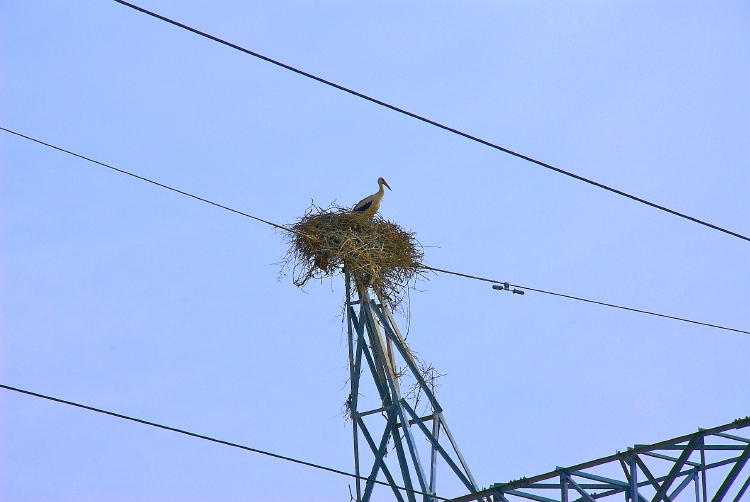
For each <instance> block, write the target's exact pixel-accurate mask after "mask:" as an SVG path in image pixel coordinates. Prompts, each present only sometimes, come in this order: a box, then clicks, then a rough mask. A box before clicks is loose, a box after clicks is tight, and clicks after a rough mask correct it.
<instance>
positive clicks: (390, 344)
mask: <svg viewBox="0 0 750 502" xmlns="http://www.w3.org/2000/svg"><path fill="white" fill-rule="evenodd" d="M345 281H346V314H347V332H348V345H349V377H350V384H351V392H350V394H349V399H348V401H347V406H348V408H349V416H350V418H351V420H352V434H353V439H354V469H355V473H356V475H357V476H358V477H357V479H356V496H357V502H368V501H369V500H370V499H371V497H372V493H373V489H374V488H375V483H374V480H376V479H378V476H379V474H380V473H381V472H382V474H383V476H384V477H385V479H386V481H387V482H388V483H389V484H391V485H392V486H391V488H392V490H393V495H394V497H395V498H396V500H398V501H399V502H405V500H408V501H409V502H416V500H417V495H418V494H415V492H421V493H422V494H421V495H419V498H421V499H422V500H423V501H424V502H432V501H434V500H436V499H434V498H433V497H431V496H430V495H434V494H435V490H436V483H437V467H438V461H439V460H440V459H442V460H443V461H444V462H445V464H447V466H448V467H449V469H450V472H451V473H452V474H453V475H455V476H456V477H457V478H458V480H459V481H460V482H461V483H462V484H463V486H464V488H465V489H466V490H467V491H468V492H470V493H474V492H476V491H477V485H476V482H475V481H474V478H473V477H472V475H471V472H470V471H469V467H468V466H467V465H466V461H465V460H464V458H463V456H462V455H461V452H460V450H459V449H458V445H457V444H456V441H455V440H454V438H453V435H452V434H451V432H450V429H449V428H448V424H447V422H446V420H445V417H444V416H443V409H442V408H441V406H440V404H439V403H438V401H437V399H436V398H435V392H434V391H435V389H434V382H433V381H432V380H431V379H430V378H429V377H427V378H426V375H425V372H424V369H423V368H422V367H420V365H419V364H418V360H417V359H416V358H415V357H414V355H413V354H412V352H411V350H410V349H409V347H408V345H407V344H406V341H405V339H404V337H403V336H402V335H401V332H400V331H399V329H398V326H397V325H396V322H395V321H394V319H393V316H392V314H391V312H390V311H389V310H388V308H387V307H386V305H385V303H384V301H383V298H381V297H380V296H379V295H378V293H377V291H375V290H373V293H374V295H375V297H377V299H378V301H375V300H373V299H371V297H370V293H369V290H370V288H368V287H367V286H363V285H360V284H355V283H354V281H352V277H351V276H350V274H349V273H348V272H345ZM353 289H354V290H356V295H357V298H356V299H355V298H354V297H353V293H354V291H353ZM366 373H369V374H370V375H371V376H372V379H371V384H372V386H374V392H372V391H370V392H369V394H370V395H369V396H367V395H366V394H365V393H366V392H368V391H366V390H365V389H364V388H363V386H366V385H367V384H368V383H370V379H369V378H368V379H366V380H365V381H363V378H362V377H363V375H364V374H366ZM428 380H429V381H428ZM407 381H408V382H410V385H409V386H408V387H406V389H407V390H406V392H403V389H402V387H404V386H405V384H406V382H407ZM366 397H370V398H371V399H370V400H369V402H368V403H365V402H364V401H365V398H366ZM420 398H421V401H420ZM420 403H421V404H422V406H423V407H424V408H426V411H425V412H424V414H420V413H419V409H420V408H419V405H420ZM428 423H429V425H428ZM375 433H379V435H376V436H373V434H375ZM441 433H443V435H442V436H441ZM362 439H364V443H365V444H366V446H364V448H362V449H363V450H365V452H368V451H369V453H368V454H366V455H365V452H363V451H360V445H361V443H362V441H361V440H362ZM389 450H395V452H396V462H390V466H389V462H387V456H388V452H389ZM420 450H421V451H422V454H424V453H426V452H427V451H429V464H428V467H429V471H427V470H425V465H424V464H423V461H422V458H423V457H422V456H420ZM364 458H367V459H371V460H372V465H371V467H369V469H367V470H363V469H365V468H366V466H365V465H364V462H365V460H364ZM363 472H364V473H366V480H365V482H364V483H363V480H362V479H361V478H360V477H359V476H362V477H364V475H363V474H361V473H363ZM397 478H400V482H399V479H397ZM363 484H364V487H363V486H362V485H363ZM396 485H401V486H403V487H405V488H406V489H407V490H403V492H404V493H402V490H400V489H398V488H397V487H396Z"/></svg>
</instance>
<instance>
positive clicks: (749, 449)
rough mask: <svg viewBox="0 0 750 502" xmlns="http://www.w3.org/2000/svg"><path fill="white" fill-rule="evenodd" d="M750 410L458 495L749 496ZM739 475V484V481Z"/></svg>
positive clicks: (585, 500)
mask: <svg viewBox="0 0 750 502" xmlns="http://www.w3.org/2000/svg"><path fill="white" fill-rule="evenodd" d="M748 426H750V416H749V417H746V418H743V419H738V420H735V421H734V422H732V423H729V424H726V425H722V426H719V427H714V428H713V429H699V430H698V432H696V433H693V434H689V435H687V436H681V437H678V438H674V439H670V440H667V441H662V442H660V443H655V444H652V445H635V447H633V448H628V450H627V451H624V452H617V453H616V454H615V455H610V456H609V457H604V458H600V459H597V460H592V461H590V462H585V463H583V464H578V465H575V466H572V467H566V468H563V467H558V468H557V469H556V470H554V471H552V472H548V473H546V474H540V475H538V476H534V477H531V478H521V479H518V480H515V481H511V482H509V483H496V484H494V485H492V486H491V487H490V488H487V489H483V490H481V491H479V492H477V493H473V494H467V495H464V496H462V497H458V498H456V499H453V500H452V502H468V501H471V500H478V499H479V498H480V497H492V500H493V501H494V502H501V501H502V502H517V501H518V502H520V501H524V502H528V501H529V500H533V501H536V502H595V501H598V500H604V501H609V500H615V499H617V500H622V497H623V496H624V500H625V501H626V502H682V501H695V502H723V501H731V502H740V501H746V502H747V501H750V489H749V488H750V464H748V460H750V434H748V433H745V434H742V435H740V434H739V433H736V432H732V433H731V434H730V433H728V431H734V430H735V429H742V428H744V427H748ZM738 479H739V480H740V482H739V483H736V484H735V481H737V480H738Z"/></svg>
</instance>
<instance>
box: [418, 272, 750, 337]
mask: <svg viewBox="0 0 750 502" xmlns="http://www.w3.org/2000/svg"><path fill="white" fill-rule="evenodd" d="M422 268H425V269H427V270H432V271H433V272H440V273H443V274H450V275H456V276H459V277H465V278H467V279H473V280H476V281H484V282H490V283H493V284H498V285H505V286H506V287H505V288H504V289H506V290H507V289H508V287H511V288H520V290H526V291H534V292H536V293H542V294H545V295H552V296H559V297H562V298H568V299H570V300H577V301H579V302H586V303H593V304H595V305H602V306H604V307H611V308H615V309H620V310H627V311H630V312H637V313H639V314H647V315H652V316H656V317H663V318H665V319H672V320H674V321H682V322H688V323H691V324H698V325H700V326H706V327H709V328H716V329H723V330H726V331H734V332H735V333H745V334H747V335H750V331H745V330H742V329H735V328H727V327H726V326H720V325H718V324H710V323H707V322H701V321H693V320H692V319H686V318H684V317H676V316H671V315H667V314H659V313H658V312H651V311H648V310H641V309H636V308H632V307H624V306H622V305H615V304H614V303H606V302H600V301H597V300H589V299H587V298H581V297H580V296H573V295H566V294H563V293H555V292H553V291H547V290H544V289H537V288H531V287H529V286H522V285H520V284H513V283H511V282H507V281H498V280H496V279H488V278H486V277H479V276H476V275H469V274H462V273H461V272H453V271H451V270H444V269H441V268H435V267H429V266H427V265H423V266H422ZM498 289H499V288H498ZM518 292H521V291H518Z"/></svg>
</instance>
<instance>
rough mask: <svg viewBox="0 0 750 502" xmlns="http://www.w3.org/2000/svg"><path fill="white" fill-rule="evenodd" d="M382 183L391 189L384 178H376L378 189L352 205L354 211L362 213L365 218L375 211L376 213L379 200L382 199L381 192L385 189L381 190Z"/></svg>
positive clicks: (371, 215)
mask: <svg viewBox="0 0 750 502" xmlns="http://www.w3.org/2000/svg"><path fill="white" fill-rule="evenodd" d="M383 185H385V186H387V187H388V190H390V189H391V187H389V186H388V183H386V182H385V179H383V178H378V186H379V188H380V189H379V190H378V191H377V192H375V193H374V194H372V195H370V196H368V197H365V198H364V199H362V200H361V201H359V202H357V205H356V206H354V212H355V213H362V215H363V216H366V217H367V218H372V217H373V216H375V213H377V212H378V209H380V201H381V200H383V194H384V193H385V191H384V190H383Z"/></svg>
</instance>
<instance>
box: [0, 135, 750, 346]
mask: <svg viewBox="0 0 750 502" xmlns="http://www.w3.org/2000/svg"><path fill="white" fill-rule="evenodd" d="M0 130H2V131H5V132H8V133H11V134H14V135H16V136H18V137H21V138H24V139H27V140H29V141H33V142H35V143H38V144H40V145H43V146H46V147H49V148H52V149H55V150H57V151H60V152H63V153H67V154H68V155H72V156H74V157H77V158H79V159H83V160H86V161H88V162H92V163H94V164H97V165H100V166H103V167H106V168H107V169H111V170H113V171H116V172H118V173H121V174H125V175H128V176H132V177H133V178H136V179H139V180H141V181H145V182H147V183H151V184H152V185H156V186H158V187H160V188H165V189H167V190H171V191H172V192H176V193H178V194H180V195H185V196H187V197H191V198H193V199H195V200H198V201H201V202H205V203H206V204H211V205H212V206H216V207H218V208H221V209H225V210H227V211H231V212H232V213H235V214H239V215H241V216H244V217H246V218H251V219H253V220H256V221H259V222H261V223H265V224H266V225H270V226H272V227H274V228H278V229H279V230H284V231H286V232H292V233H298V232H296V231H295V230H293V229H291V228H289V227H286V226H284V225H279V224H278V223H273V222H272V221H268V220H265V219H263V218H259V217H257V216H253V215H251V214H248V213H245V212H243V211H238V210H237V209H232V208H231V207H229V206H225V205H223V204H219V203H218V202H213V201H211V200H209V199H206V198H203V197H199V196H197V195H194V194H191V193H189V192H185V191H184V190H179V189H177V188H174V187H171V186H169V185H165V184H163V183H159V182H158V181H154V180H151V179H149V178H145V177H143V176H140V175H138V174H135V173H132V172H130V171H125V170H124V169H120V168H117V167H114V166H112V165H110V164H105V163H104V162H100V161H98V160H94V159H92V158H89V157H86V156H85V155H80V154H78V153H75V152H71V151H70V150H66V149H65V148H61V147H59V146H55V145H52V144H50V143H46V142H44V141H41V140H38V139H36V138H32V137H31V136H26V135H25V134H21V133H19V132H16V131H13V130H11V129H7V128H5V127H2V126H0ZM422 267H423V268H424V269H426V270H432V271H433V272H440V273H443V274H450V275H455V276H459V277H464V278H467V279H474V280H478V281H484V282H490V283H493V284H502V285H505V284H507V285H508V287H510V286H512V287H514V288H521V289H522V290H524V289H525V290H528V291H534V292H537V293H543V294H547V295H553V296H559V297H562V298H569V299H571V300H578V301H583V302H587V303H594V304H597V305H603V306H605V307H612V308H616V309H621V310H629V311H631V312H637V313H640V314H647V315H653V316H657V317H663V318H666V319H673V320H675V321H682V322H688V323H692V324H698V325H701V326H707V327H710V328H716V329H723V330H726V331H734V332H737V333H745V334H748V335H750V331H745V330H741V329H735V328H727V327H725V326H720V325H718V324H709V323H705V322H700V321H693V320H691V319H685V318H682V317H675V316H670V315H666V314H658V313H656V312H649V311H648V310H640V309H635V308H631V307H623V306H621V305H615V304H612V303H605V302H600V301H596V300H588V299H586V298H580V297H577V296H571V295H566V294H563V293H554V292H552V291H546V290H544V289H537V288H531V287H527V286H521V285H518V284H511V283H509V282H503V281H498V280H495V279H488V278H486V277H479V276H475V275H469V274H464V273H461V272H453V271H450V270H445V269H441V268H435V267H430V266H427V265H423V266H422ZM503 289H505V288H503ZM513 292H514V293H519V294H523V292H522V291H520V290H514V291H513Z"/></svg>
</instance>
